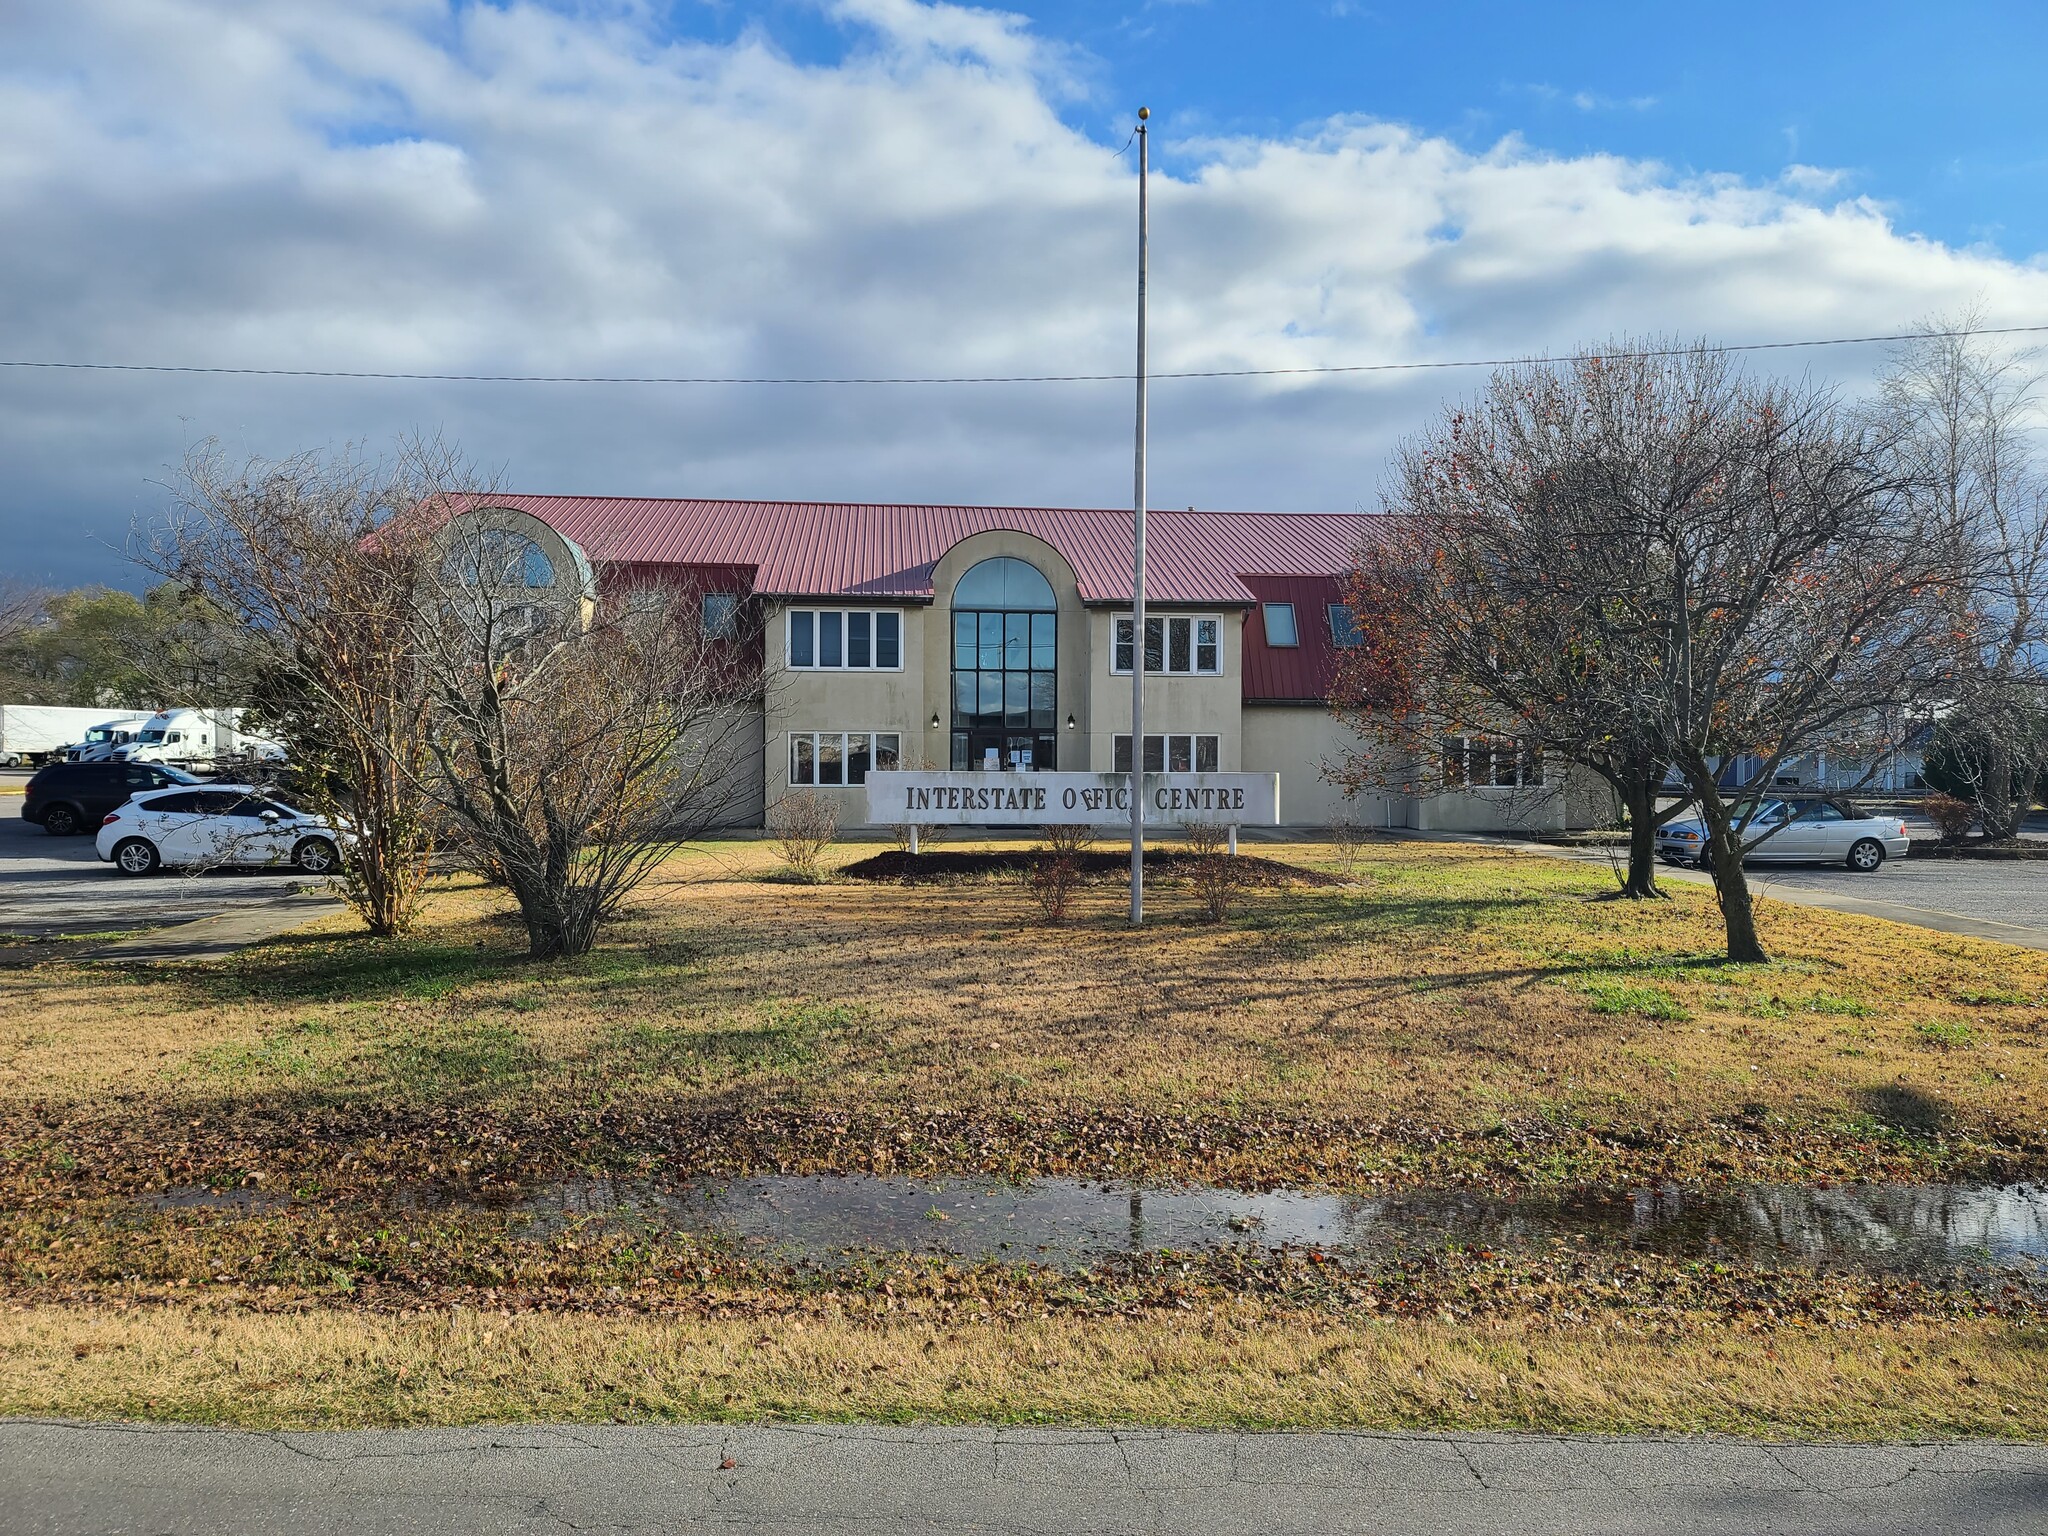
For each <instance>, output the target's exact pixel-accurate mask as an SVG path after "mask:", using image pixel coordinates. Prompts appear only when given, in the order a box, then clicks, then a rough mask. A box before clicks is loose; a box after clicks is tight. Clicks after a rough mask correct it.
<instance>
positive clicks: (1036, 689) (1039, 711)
mask: <svg viewBox="0 0 2048 1536" xmlns="http://www.w3.org/2000/svg"><path fill="white" fill-rule="evenodd" d="M1053 696H1054V688H1053V675H1052V674H1051V673H1050V672H1033V673H1032V674H1031V728H1032V729H1033V730H1034V731H1049V730H1051V729H1052V728H1053V726H1054V724H1055V722H1054V720H1053V718H1052V713H1053Z"/></svg>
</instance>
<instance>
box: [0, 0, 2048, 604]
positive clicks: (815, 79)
mask: <svg viewBox="0 0 2048 1536" xmlns="http://www.w3.org/2000/svg"><path fill="white" fill-rule="evenodd" d="M828 9H829V10H830V12H831V14H833V15H835V16H837V17H838V18H839V19H840V20H841V21H842V22H843V23H844V25H846V26H847V27H848V28H849V29H851V31H852V35H853V36H854V37H855V39H856V44H857V45H856V46H855V47H854V48H853V49H852V50H851V52H850V53H849V54H848V56H847V57H846V59H845V60H844V61H843V62H841V63H839V64H837V65H831V66H822V65H815V64H804V63H800V62H797V61H794V60H792V59H790V58H788V57H786V56H784V55H783V54H781V53H779V52H778V51H777V50H776V49H775V48H774V47H772V46H771V45H770V44H769V43H768V42H766V41H765V40H763V39H762V38H761V37H760V36H758V35H754V34H748V35H746V36H743V37H742V39H741V40H740V41H738V42H736V43H734V44H732V45H730V46H724V47H711V46H705V45H697V44H677V43H673V42H669V41H665V40H663V39H662V38H660V37H659V36H657V35H655V34H654V33H653V32H652V31H650V30H649V26H648V24H647V22H646V21H645V18H644V12H643V9H642V7H640V6H639V5H637V4H633V3H630V0H621V3H619V4H618V5H617V6H616V7H615V8H612V9H603V8H600V7H595V6H585V7H583V8H581V9H580V10H578V11H577V12H575V13H574V14H563V13H559V12H554V11H549V10H545V9H541V8H539V7H536V6H534V5H532V4H525V3H516V0H515V3H511V4H508V5H507V6H505V7H503V8H496V7H486V6H477V7H464V8H462V9H461V10H459V11H454V12H451V11H450V9H449V8H448V7H447V5H445V4H444V3H442V0H357V3H353V4H350V5H347V6H335V5H332V4H331V3H327V0H267V3H266V4H265V5H263V6H261V7H250V6H247V5H245V4H241V3H238V0H80V3H75V4H70V5H66V6H62V7H55V6H53V7H33V8H32V7H20V8H11V9H9V10H7V11H6V12H5V19H4V20H0V227H4V228H6V229H7V231H8V239H7V240H5V241H4V242H0V335H4V338H5V340H4V343H0V352H4V355H7V356H11V357H23V358H58V359H82V360H96V361H144V362H171V363H198V364H220V365H248V366H271V367H295V366H315V367H334V368H350V369H370V370H375V369H400V370H412V371H430V372H441V373H462V372H522V373H605V374H621V373H717V374H748V375H754V374H774V375H780V374H789V373H804V374H815V373H826V374H841V373H861V374H905V373H908V374H924V373H931V372H942V373H987V372H997V373H1012V372H1015V373H1039V372H1089V373H1092V372H1114V371H1119V370H1122V369H1124V368H1125V367H1127V366H1128V363H1129V359H1130V352H1131V341H1132V327H1131V312H1130V310H1131V298H1132V288H1133V278H1132V270H1131V262H1132V257H1133V254H1134V207H1133V195H1132V194H1133V188H1132V185H1131V160H1130V159H1129V158H1128V157H1125V158H1122V159H1119V158H1116V157H1115V156H1114V155H1113V153H1112V151H1113V150H1114V149H1115V148H1116V146H1117V144H1118V143H1120V142H1121V137H1122V136H1121V133H1118V134H1117V136H1116V138H1115V140H1114V141H1113V142H1108V143H1105V142H1102V141H1100V140H1097V139H1094V138H1091V137H1089V136H1088V135H1087V134H1085V133H1083V132H1081V131H1078V130H1077V129H1075V128H1074V127H1073V126H1071V125H1070V123H1069V122H1068V121H1066V120H1065V119H1064V118H1063V117H1062V114H1061V111H1060V106H1061V103H1062V102H1063V101H1064V100H1066V99H1067V97H1066V93H1068V92H1070V91H1071V90H1072V89H1074V88H1075V86H1074V82H1075V80H1076V79H1077V78H1079V77H1080V76H1082V75H1085V73H1086V70H1085V66H1084V65H1083V66H1077V64H1076V61H1075V60H1074V59H1073V58H1072V57H1071V56H1069V55H1068V54H1067V53H1066V52H1065V51H1064V50H1063V49H1062V48H1061V47H1060V46H1059V45H1058V43H1057V40H1053V41H1050V42H1049V41H1047V40H1042V39H1039V38H1036V37H1035V36H1034V35H1033V34H1031V33H1030V32H1029V31H1027V30H1026V29H1025V28H1024V27H1023V26H1022V24H1021V23H1019V22H1018V21H1016V20H1015V19H1014V18H1012V17H1008V16H1006V15H1003V14H1001V13H999V12H996V11H990V10H977V9H970V8H967V7H961V6H926V5H920V4H916V3H913V0H836V3H833V4H831V5H829V7H828ZM1088 110H1089V111H1090V112H1091V113H1093V112H1095V111H1096V110H1097V108H1096V107H1095V106H1094V105H1092V104H1091V106H1090V107H1089V108H1088ZM1159 127H1160V130H1161V134H1160V138H1159V139H1158V140H1156V141H1155V149H1156V150H1158V151H1160V156H1159V158H1160V159H1163V161H1164V163H1165V164H1166V165H1167V166H1168V167H1170V169H1171V175H1167V174H1164V173H1157V174H1159V180H1158V182H1157V184H1156V186H1155V202H1154V247H1153V252H1154V269H1153V279H1154V288H1153V292H1154V313H1153V333H1152V334H1153V340H1154V354H1153V355H1154V360H1155V365H1156V366H1157V367H1159V368H1162V369H1167V370H1190V369H1200V368H1211V367H1298V366H1313V365H1321V364H1348V363H1356V362H1374V361H1389V362H1398V361H1420V360H1434V359H1445V358H1453V357H1461V356H1466V357H1469V356H1478V357H1492V356H1503V355H1512V354H1518V353H1524V352H1528V351H1533V350H1538V349H1542V348H1547V347H1570V346H1572V345H1574V344H1576V343H1578V342H1580V341H1582V340H1589V339H1590V340H1602V339H1605V338H1608V337H1610V336H1612V335H1614V334H1617V333H1621V332H1628V331H1644V332H1658V333H1674V334H1680V335H1686V336H1691V335H1698V334H1708V335H1713V336H1716V337H1720V338H1724V339H1728V340H1772V339H1779V338H1786V337H1794V336H1810V335H1818V334H1829V333H1842V334H1848V333H1863V332H1868V331H1872V330H1883V329H1892V328H1895V327H1897V326H1899V325H1901V324H1902V323H1906V322H1910V321H1912V320H1913V319H1915V318H1917V317H1919V316H1922V315H1926V314H1929V313H1932V312H1935V311H1938V310H1944V309H1953V308H1955V307H1958V306H1960V305H1962V304H1964V303H1967V302H1970V301H1972V300H1978V301H1980V302H1981V303H1982V305H1983V307H1984V309H1985V311H1986V313H1987V317H1988V318H1989V319H1990V320H1991V321H1994V322H1996V321H2000V320H2004V321H2010V322H2016V323H2023V322H2030V321H2034V320H2038V319H2040V318H2042V317H2043V315H2044V313H2048V272H2044V271H2043V270H2041V269H2040V268H2039V267H2038V266H2031V265H2027V264H2024V263H2017V262H2013V261H2010V260H2006V259H2003V258H2000V257H1999V256H1997V255H1995V254H1993V253H1989V252H1983V251H1957V250H1952V249H1948V248H1945V247H1943V246H1941V245H1939V244H1937V243H1934V242H1932V241H1927V240H1923V239H1919V238H1916V237H1914V236H1912V235H1911V234H1910V233H1906V232H1902V231H1900V230H1898V229H1896V228H1894V227H1893V226H1892V224H1891V223H1890V222H1889V221H1888V218H1887V215H1886V213H1885V210H1884V209H1883V208H1882V207H1881V206H1879V205H1877V204H1874V203H1872V202H1870V201H1867V200H1860V199H1844V198H1841V197H1839V195H1838V193H1839V189H1838V188H1837V186H1836V183H1835V180H1834V177H1833V173H1830V172H1826V171H1823V170H1816V169H1814V168H1810V167H1803V166H1802V167H1794V168H1793V169H1792V170H1789V171H1787V172H1786V173H1785V174H1784V175H1783V176H1782V177H1781V178H1780V179H1779V180H1778V181H1776V182H1775V183H1773V184H1770V185H1758V184H1754V183H1747V182H1743V181H1741V180H1739V179H1735V178H1728V177H1709V178H1684V177H1678V176H1675V175H1673V174H1671V173H1670V172H1668V171H1666V170H1665V169H1664V168H1661V167H1659V166H1656V165H1652V164H1645V163H1642V162H1638V161H1632V160H1627V159H1623V158H1618V157H1613V156H1599V155H1595V156H1583V157H1578V158H1558V157H1551V156H1545V155H1541V154H1537V153H1535V152H1533V151H1531V150H1530V149H1529V148H1527V147H1526V146H1525V145H1523V144H1521V143H1519V142H1518V141H1514V140H1508V141H1504V142H1502V143H1501V144H1499V145H1497V146H1495V147H1494V148H1493V149H1492V150H1490V151H1488V152H1485V153H1479V154H1474V153H1470V152H1467V151H1465V150H1463V149H1460V148H1458V147H1457V146H1455V145H1454V144H1452V143H1450V142H1449V141H1447V140H1443V139H1437V138H1430V137H1427V136H1423V135H1419V134H1416V133H1414V132H1411V131H1408V130H1406V129H1403V128H1401V127H1399V126H1397V125H1391V124H1387V123H1383V122H1376V121H1372V120H1370V119H1364V118H1358V119H1350V118H1347V119H1337V120H1333V121H1330V122H1328V123H1324V124H1319V125H1312V126H1311V127H1309V128H1307V129H1305V130H1304V131H1302V132H1300V133H1298V134H1295V135H1291V136H1287V137H1284V138H1273V139H1246V138H1238V139H1229V140H1215V141H1205V142H1189V141H1186V140H1182V141H1179V142H1176V141H1175V140H1174V137H1173V133H1172V124H1171V122H1170V121H1165V122H1161V123H1160V124H1159ZM1824 199H1826V200H1824ZM1780 361H1782V362H1783V363H1784V364H1785V365H1787V366H1802V365H1804V364H1806V363H1807V362H1808V361H1810V362H1811V363H1812V365H1813V366H1815V367H1816V368H1820V369H1834V370H1838V371H1839V372H1840V375H1841V376H1843V377H1845V378H1847V379H1849V380H1851V381H1852V382H1853V381H1854V380H1855V379H1856V378H1857V377H1859V376H1860V375H1861V374H1862V373H1863V372H1866V371H1867V370H1868V369H1869V368H1870V367H1871V366H1872V365H1873V364H1874V363H1875V362H1876V361H1877V359H1876V358H1875V357H1873V356H1872V355H1871V354H1870V352H1868V351H1856V352H1848V351H1844V352H1841V353H1815V354H1791V355H1789V356H1786V357H1783V358H1781V359H1780ZM1478 382H1479V376H1478V375H1472V374H1462V375H1460V374H1451V375H1442V374H1425V375H1394V376H1381V377H1373V376H1364V377H1353V378H1344V379H1334V380H1320V381H1314V380H1303V379H1281V380H1266V381H1244V382H1220V381H1219V382H1204V383H1196V382H1185V383H1162V384H1161V385H1160V386H1159V388H1158V389H1157V390H1156V391H1155V395H1154V407H1153V425H1154V436H1153V444H1154V471H1153V478H1154V484H1155V487H1156V490H1157V494H1158V499H1159V502H1160V504H1161V505H1187V504H1190V503H1199V504H1203V505H1208V506H1246V507H1276V508H1308V507H1329V508H1349V507H1355V506H1359V505H1370V504H1372V503H1373V501H1374V499H1375V495H1376V488H1377V478H1378V466H1379V464H1380V463H1381V461H1382V459H1383V456H1384V454H1385V451H1386V449H1387V447H1388V446H1389V444H1390V443H1391V442H1392V441H1393V439H1394V438H1395V437H1397V436H1398V435H1399V434H1400V433H1401V432H1402V431H1404V430H1407V429H1409V428H1412V427H1413V426H1415V425H1418V424H1419V423H1420V422H1421V421H1423V420H1424V419H1426V417H1427V415H1428V414H1429V412H1430V411H1432V410H1433V409H1434V408H1435V407H1436V406H1437V404H1438V403H1439V402H1440V401H1441V399H1442V398H1443V397H1444V396H1445V395H1446V394H1452V393H1457V392H1460V391H1462V390H1465V389H1469V388H1471V387H1473V386H1475V385H1476V384H1477V383H1478ZM1129 404H1130V401H1129V389H1128V386H1126V385H1121V384H1109V385H1089V386H1022V385H1020V386H989V387H982V388H959V389H924V388H901V389H872V390H745V389H723V390H720V389H695V388H669V389H653V388H649V389H632V388H624V387H588V388H582V387H573V386H560V387H539V386H536V387H531V388H519V387H512V386H484V385H426V384H419V385H396V384H383V385H371V384H348V383H342V382H315V381H303V382H291V381H282V380H277V381H262V380H248V379H242V380H235V379H205V378H192V377H152V376H121V375H93V374H86V375H50V374H41V373H37V374H29V373H25V372H22V371H18V370H0V460H4V462H5V463H6V464H7V465H8V467H9V475H8V477H7V479H6V480H5V481H4V482H0V549H4V550H5V554H4V555H0V564H4V565H6V566H11V567H15V568H19V569H24V570H28V571H31V572H34V573H37V574H51V575H56V576H59V577H61V578H67V579H70V578H79V577H83V576H85V575H88V574H102V575H109V574H119V565H118V562H117V561H116V560H115V559H114V557H113V556H111V555H110V554H109V553H107V551H106V550H105V548H104V547H103V546H102V545H101V544H96V543H94V542H92V541H93V539H94V538H95V537H97V538H98V539H101V540H104V541H108V542H112V543H118V542H119V541H120V539H121V537H122V535H123V533H124V532H125V530H126V527H127V524H128V520H129V518H130V516H131V515H132V514H135V513H137V512H143V511H147V510H148V509H150V508H151V507H153V506H155V505H157V504H158V503H159V501H160V498H161V495H162V493H161V491H159V490H158V489H156V488H155V487H154V486H153V485H152V484H151V480H152V478H153V477H155V476H157V475H159V474H160V473H161V469H162V466H163V465H165V464H166V463H168V462H171V461H174V460H175V459H176V458H177V457H178V455H179V454H180V453H181V451H182V450H183V448H184V447H185V446H186V444H187V443H189V442H190V441H191V440H192V439H194V438H196V437H198V436H201V435H204V434H207V433H217V434H219V435H221V436H222V437H223V438H225V439H226V440H227V441H228V442H229V443H230V444H231V445H233V446H237V447H245V448H247V449H249V450H251V451H261V452H271V453H275V452H283V451H288V450H291V449H294V448H298V447H302V446H306V445H313V444H320V443H330V442H336V443H338V442H343V441H348V440H352V439H365V440H369V441H372V442H377V441H384V440H388V439H389V438H390V437H391V436H392V435H393V434H394V433H396V432H398V431H400V430H402V429H405V428H410V427H425V428H428V429H436V428H445V430H446V431H447V432H448V433H449V435H450V436H452V437H454V438H456V439H457V440H459V441H460V442H461V443H462V444H463V445H465V446H466V447H467V448H468V449H469V450H470V451H471V452H472V453H473V454H475V455H476V456H477V457H478V458H480V459H482V460H483V461H485V462H487V463H489V464H493V465H501V466H503V468H504V470H505V472H506V475H507V478H508V479H509V480H511V481H512V482H514V483H516V484H518V485H520V486H522V487H527V488H532V489H537V490H570V491H574V490H587V491H594V492H613V493H627V492H641V493H649V494H676V495H686V494H712V495H745V496H769V497H774V496H818V497H833V498H842V499H858V498H869V497H873V498H892V499H905V500H919V499H963V500H977V501H1019V502H1048V501H1051V502H1058V501H1068V502H1079V503H1086V504H1103V505H1116V504H1118V503H1120V502H1121V501H1122V500H1123V499H1124V497H1125V496H1126V495H1127V487H1128V483H1129V480H1128V476H1129V468H1128V463H1129V461H1128V436H1127V434H1128V430H1129Z"/></svg>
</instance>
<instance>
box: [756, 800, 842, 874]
mask: <svg viewBox="0 0 2048 1536" xmlns="http://www.w3.org/2000/svg"><path fill="white" fill-rule="evenodd" d="M768 831H769V834H770V835H771V836H772V837H774V839H775V847H776V851H777V852H778V853H780V854H781V856H782V863H783V867H784V868H785V870H786V871H787V873H788V877H789V878H790V879H792V880H801V881H803V882H805V883H806V884H815V883H816V882H817V881H819V880H821V879H823V878H824V875H823V873H822V872H821V871H820V870H819V868H818V857H819V855H820V854H822V853H824V851H825V850H826V849H827V848H829V847H831V846H832V841H833V839H834V838H836V837H837V836H838V835H839V812H838V811H837V810H835V809H834V808H833V805H832V802H831V801H829V800H826V799H824V798H823V797H822V796H819V795H815V794H813V793H811V791H809V790H807V789H804V790H798V791H797V792H796V793H795V794H789V795H784V796H783V797H782V798H781V799H780V800H777V801H776V802H775V804H773V805H772V806H770V807H769V808H768Z"/></svg>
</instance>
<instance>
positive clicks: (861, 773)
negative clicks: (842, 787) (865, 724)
mask: <svg viewBox="0 0 2048 1536" xmlns="http://www.w3.org/2000/svg"><path fill="white" fill-rule="evenodd" d="M873 746H874V738H873V737H872V736H867V735H860V736H848V737H847V738H846V782H847V783H849V784H865V783H867V781H868V769H869V768H870V767H871V766H873V764H874V751H873Z"/></svg>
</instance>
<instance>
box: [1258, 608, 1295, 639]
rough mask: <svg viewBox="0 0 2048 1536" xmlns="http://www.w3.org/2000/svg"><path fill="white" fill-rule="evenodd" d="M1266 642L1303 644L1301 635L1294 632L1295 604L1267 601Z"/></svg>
mask: <svg viewBox="0 0 2048 1536" xmlns="http://www.w3.org/2000/svg"><path fill="white" fill-rule="evenodd" d="M1265 607H1266V644H1268V645H1278V646H1289V645H1299V644H1301V637H1300V636H1299V635H1297V634H1296V633H1295V632H1294V604H1292V603H1267V604H1266V605H1265Z"/></svg>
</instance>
